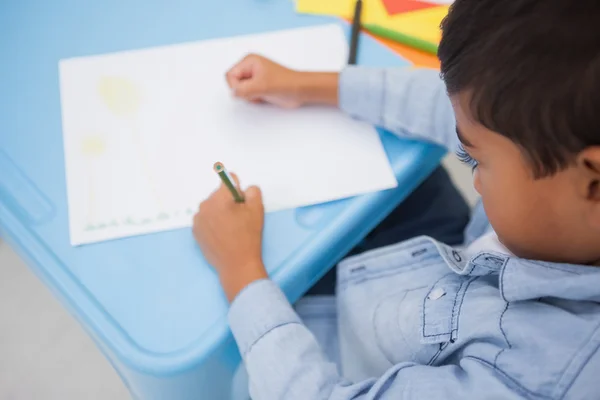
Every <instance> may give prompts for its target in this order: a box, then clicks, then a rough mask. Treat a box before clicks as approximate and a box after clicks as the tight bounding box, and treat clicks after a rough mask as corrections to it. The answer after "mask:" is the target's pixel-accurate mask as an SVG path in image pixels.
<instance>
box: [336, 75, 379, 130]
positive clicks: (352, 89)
mask: <svg viewBox="0 0 600 400" xmlns="http://www.w3.org/2000/svg"><path fill="white" fill-rule="evenodd" d="M338 87H339V89H338V90H339V93H338V95H339V107H340V109H341V110H342V111H344V112H345V113H346V114H348V115H350V116H352V117H354V118H359V119H364V120H369V121H380V120H381V119H382V118H383V115H382V110H383V106H384V104H383V103H384V101H385V97H384V96H385V70H384V69H380V68H365V67H346V68H344V69H343V70H342V72H341V73H340V77H339V84H338ZM381 122H383V121H381ZM380 124H381V123H380Z"/></svg>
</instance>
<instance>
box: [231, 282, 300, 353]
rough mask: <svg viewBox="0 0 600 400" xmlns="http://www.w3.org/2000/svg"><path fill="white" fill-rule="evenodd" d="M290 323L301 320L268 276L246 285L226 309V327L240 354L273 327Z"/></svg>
mask: <svg viewBox="0 0 600 400" xmlns="http://www.w3.org/2000/svg"><path fill="white" fill-rule="evenodd" d="M294 323H301V321H300V318H299V317H298V315H297V314H296V312H295V311H294V309H293V308H292V306H291V305H290V303H289V301H288V300H287V298H286V297H285V295H284V294H283V292H282V291H281V289H279V287H278V286H277V285H276V284H275V283H274V282H273V281H271V280H269V279H262V280H258V281H255V282H252V283H251V284H250V285H248V286H246V287H245V288H244V289H243V290H242V291H241V292H240V293H239V294H238V295H237V297H236V298H235V299H234V301H233V303H231V307H230V309H229V326H230V328H231V331H232V333H233V336H234V338H235V341H236V342H237V345H238V348H239V350H240V353H241V354H242V357H245V356H246V353H247V352H248V351H249V350H250V348H251V347H252V346H253V345H254V344H255V343H256V342H258V341H259V340H260V339H261V338H262V337H263V336H265V335H266V334H267V333H269V332H270V331H272V330H273V329H275V328H278V327H280V326H283V325H287V324H294Z"/></svg>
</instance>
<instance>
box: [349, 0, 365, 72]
mask: <svg viewBox="0 0 600 400" xmlns="http://www.w3.org/2000/svg"><path fill="white" fill-rule="evenodd" d="M361 13H362V0H356V4H355V6H354V19H353V20H352V33H351V35H350V55H349V56H348V65H355V64H356V56H357V55H358V39H359V38H360V15H361Z"/></svg>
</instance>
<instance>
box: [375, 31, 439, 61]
mask: <svg viewBox="0 0 600 400" xmlns="http://www.w3.org/2000/svg"><path fill="white" fill-rule="evenodd" d="M364 28H365V29H366V30H368V31H369V32H371V33H372V34H373V35H376V36H381V37H382V38H385V39H390V40H393V41H394V42H398V43H401V44H404V45H407V46H409V47H413V48H415V49H417V50H421V51H424V52H427V53H431V54H437V50H438V45H437V44H435V43H431V42H428V41H427V40H423V39H419V38H418V37H414V36H411V35H407V34H405V33H401V32H398V31H394V30H392V29H388V28H384V27H381V26H379V25H376V24H365V25H364Z"/></svg>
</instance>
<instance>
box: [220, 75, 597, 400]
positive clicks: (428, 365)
mask: <svg viewBox="0 0 600 400" xmlns="http://www.w3.org/2000/svg"><path fill="white" fill-rule="evenodd" d="M340 105H341V108H342V109H343V110H344V111H345V112H347V113H348V114H350V115H352V116H354V117H356V118H360V119H363V120H366V121H368V122H371V123H373V124H376V125H379V126H382V127H384V128H386V129H388V130H390V131H392V132H395V133H397V134H398V135H400V136H410V137H417V138H421V139H423V140H428V141H432V142H436V143H439V144H443V145H445V146H446V147H448V148H450V149H454V148H455V146H456V145H457V143H458V140H457V137H456V132H455V120H454V116H453V112H452V109H451V105H450V102H449V99H448V97H447V95H446V91H445V87H444V85H443V83H442V82H441V80H440V79H439V76H438V74H437V73H436V72H435V71H427V70H413V69H364V68H356V67H350V68H347V69H346V70H344V71H343V73H342V74H341V76H340ZM489 229H490V226H489V223H488V221H487V218H486V217H485V214H484V213H483V209H482V208H481V207H478V209H477V211H476V212H475V214H474V217H473V220H472V222H471V224H470V225H469V227H468V228H467V232H466V238H467V242H469V241H472V240H474V239H475V238H477V237H479V236H480V235H482V234H483V233H485V232H486V231H488V230H489ZM467 244H468V243H467ZM337 268H338V282H337V296H336V297H335V298H334V297H314V298H305V299H302V300H301V301H300V302H299V303H298V304H296V307H295V309H294V308H292V306H291V305H290V304H289V302H288V301H287V299H286V298H285V296H284V295H283V293H282V292H281V291H280V289H279V288H278V287H277V286H276V285H275V284H274V283H273V282H271V281H269V280H261V281H257V282H254V283H252V284H250V285H249V286H248V287H246V288H245V289H244V290H243V291H242V292H241V293H240V294H239V295H238V297H237V298H236V299H235V301H234V302H233V304H232V305H231V309H230V312H229V321H230V326H231V329H232V332H233V334H234V337H235V339H236V342H237V344H238V347H239V349H240V352H241V354H242V357H243V360H244V364H245V367H246V370H247V374H248V378H249V388H250V394H251V396H252V398H253V399H255V400H262V399H265V400H276V399H286V400H296V399H298V400H308V399H310V400H312V399H332V400H333V399H335V400H350V399H461V400H462V399H487V398H490V399H516V398H528V399H600V383H599V382H598V380H599V379H600V351H599V347H600V304H599V303H600V268H594V267H587V266H582V265H568V264H552V263H547V262H540V261H531V260H524V259H520V258H517V257H513V256H508V255H506V254H501V253H494V252H480V253H478V254H475V255H473V256H472V257H471V258H468V257H467V256H466V254H465V253H464V252H463V251H461V250H458V249H453V248H451V247H449V246H446V245H444V244H442V243H439V242H436V241H434V240H433V239H431V238H428V237H417V238H414V239H412V240H409V241H407V242H403V243H399V244H396V245H392V246H388V247H384V248H381V249H377V250H374V251H371V252H368V253H365V254H361V255H359V256H354V257H351V258H349V259H346V260H344V261H343V262H341V263H340V264H339V265H338V267H337Z"/></svg>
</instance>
